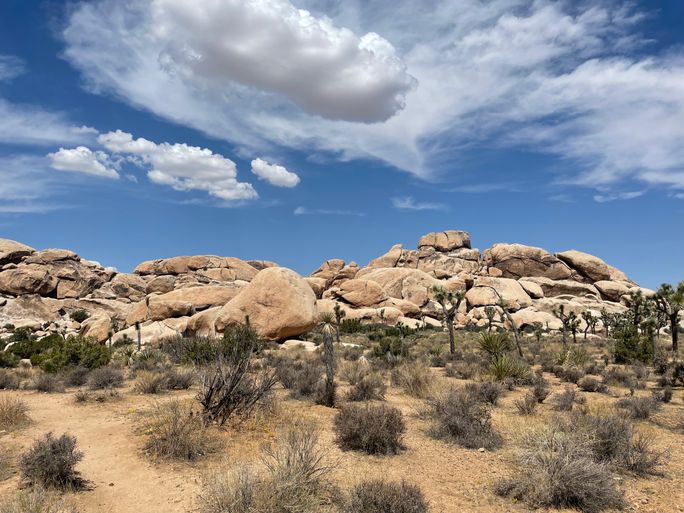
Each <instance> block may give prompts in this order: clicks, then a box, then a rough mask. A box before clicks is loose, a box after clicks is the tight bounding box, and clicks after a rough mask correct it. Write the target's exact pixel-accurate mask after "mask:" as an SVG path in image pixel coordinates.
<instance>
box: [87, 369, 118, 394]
mask: <svg viewBox="0 0 684 513" xmlns="http://www.w3.org/2000/svg"><path fill="white" fill-rule="evenodd" d="M123 381H124V375H123V372H121V370H119V369H117V368H116V367H112V366H111V365H108V366H106V367H99V368H97V369H95V370H93V371H92V372H91V373H90V375H89V376H88V387H89V388H90V389H91V390H105V389H110V388H116V387H120V386H121V385H122V384H123Z"/></svg>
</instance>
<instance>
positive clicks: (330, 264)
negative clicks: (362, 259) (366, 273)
mask: <svg viewBox="0 0 684 513" xmlns="http://www.w3.org/2000/svg"><path fill="white" fill-rule="evenodd" d="M358 272H359V265H358V264H357V263H356V262H349V264H345V262H344V260H340V259H339V258H333V259H332V260H326V261H325V262H323V264H321V266H320V267H319V268H318V269H316V270H315V271H314V272H313V273H311V277H312V278H320V279H323V280H325V284H326V288H327V287H331V286H333V285H336V284H339V283H341V282H344V281H346V280H351V279H352V278H354V277H355V276H356V273H358Z"/></svg>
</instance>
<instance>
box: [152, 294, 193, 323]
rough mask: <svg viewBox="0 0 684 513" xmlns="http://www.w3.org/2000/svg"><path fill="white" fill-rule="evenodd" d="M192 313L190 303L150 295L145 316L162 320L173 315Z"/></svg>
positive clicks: (182, 315) (154, 319)
mask: <svg viewBox="0 0 684 513" xmlns="http://www.w3.org/2000/svg"><path fill="white" fill-rule="evenodd" d="M192 313H193V309H192V303H190V302H189V301H180V300H172V299H164V298H161V297H159V296H156V297H155V296H152V297H151V298H150V301H149V305H148V306H147V318H148V319H150V320H152V321H163V320H166V319H171V318H173V317H185V316H187V315H191V314H192Z"/></svg>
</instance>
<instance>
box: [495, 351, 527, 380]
mask: <svg viewBox="0 0 684 513" xmlns="http://www.w3.org/2000/svg"><path fill="white" fill-rule="evenodd" d="M489 373H490V374H491V375H492V376H493V377H494V379H496V380H498V381H504V380H508V379H510V380H513V381H515V382H518V383H524V382H525V381H527V380H529V379H530V367H529V365H527V363H525V362H523V361H522V360H518V359H516V358H513V357H510V356H508V355H503V356H502V357H501V358H499V359H498V360H494V361H493V362H492V363H491V364H490V365H489Z"/></svg>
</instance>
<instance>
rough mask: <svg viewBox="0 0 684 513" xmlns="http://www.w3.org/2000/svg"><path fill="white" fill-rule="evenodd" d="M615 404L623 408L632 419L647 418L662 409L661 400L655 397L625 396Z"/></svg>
mask: <svg viewBox="0 0 684 513" xmlns="http://www.w3.org/2000/svg"><path fill="white" fill-rule="evenodd" d="M615 405H616V406H617V407H618V408H622V409H623V410H625V411H626V412H627V414H628V415H629V416H630V418H632V419H640V420H645V419H648V418H649V417H650V416H651V414H652V413H654V412H655V411H657V410H659V409H660V402H659V401H657V400H655V399H654V398H653V397H637V396H634V397H623V398H622V399H619V400H618V402H617V403H615Z"/></svg>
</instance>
